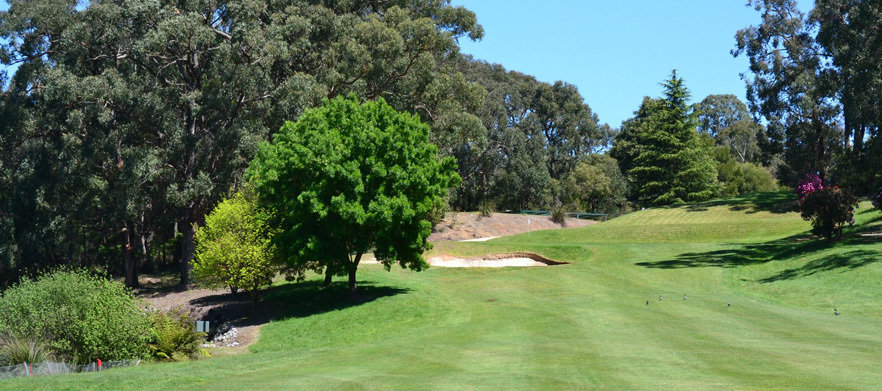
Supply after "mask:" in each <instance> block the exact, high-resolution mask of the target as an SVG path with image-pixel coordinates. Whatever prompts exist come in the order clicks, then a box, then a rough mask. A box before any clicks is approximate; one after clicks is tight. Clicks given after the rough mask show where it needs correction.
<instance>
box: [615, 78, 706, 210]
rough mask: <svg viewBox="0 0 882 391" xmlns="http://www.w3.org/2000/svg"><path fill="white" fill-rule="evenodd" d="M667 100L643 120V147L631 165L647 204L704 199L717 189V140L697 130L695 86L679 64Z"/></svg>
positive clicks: (640, 127) (640, 129) (640, 128)
mask: <svg viewBox="0 0 882 391" xmlns="http://www.w3.org/2000/svg"><path fill="white" fill-rule="evenodd" d="M662 85H663V86H664V89H665V96H664V98H663V99H662V103H663V104H662V105H657V106H655V107H654V108H653V109H654V110H653V112H651V113H649V115H648V116H646V117H645V118H643V119H642V120H641V121H640V123H639V124H637V126H636V128H637V132H636V134H635V139H636V140H635V141H636V143H635V144H636V145H639V146H640V148H641V150H640V152H639V154H638V155H637V157H636V158H635V159H634V163H633V164H634V166H633V168H631V169H630V170H629V171H628V175H629V176H630V177H631V181H632V182H633V184H634V189H635V192H636V194H637V200H638V202H639V203H641V204H649V205H668V204H673V203H679V202H694V201H702V200H706V199H709V198H711V197H713V196H714V195H715V194H716V187H717V184H716V168H715V166H714V163H713V158H712V153H711V152H712V151H711V145H710V144H709V143H707V142H705V140H702V139H701V138H700V137H699V135H698V132H697V130H696V123H697V121H696V117H695V113H694V112H693V110H692V107H691V105H689V104H688V101H689V90H688V89H687V88H686V85H685V83H684V81H683V79H682V78H680V77H678V76H677V72H676V70H675V71H673V72H672V73H671V78H670V79H669V80H667V81H665V82H664V83H663V84H662Z"/></svg>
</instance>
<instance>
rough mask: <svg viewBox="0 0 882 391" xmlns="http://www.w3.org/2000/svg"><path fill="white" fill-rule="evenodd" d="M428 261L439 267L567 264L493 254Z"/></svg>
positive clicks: (525, 255)
mask: <svg viewBox="0 0 882 391" xmlns="http://www.w3.org/2000/svg"><path fill="white" fill-rule="evenodd" d="M427 261H428V262H429V264H430V265H432V266H437V267H530V266H553V265H563V264H565V262H557V261H552V260H550V259H548V258H545V257H543V256H541V255H537V254H533V253H508V254H493V255H486V256H483V257H468V258H460V257H454V256H450V255H439V256H436V257H431V258H429V259H428V260H427Z"/></svg>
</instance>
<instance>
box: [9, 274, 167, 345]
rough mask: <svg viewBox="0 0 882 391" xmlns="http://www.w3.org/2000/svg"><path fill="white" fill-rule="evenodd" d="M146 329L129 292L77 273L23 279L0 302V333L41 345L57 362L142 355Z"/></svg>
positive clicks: (89, 275)
mask: <svg viewBox="0 0 882 391" xmlns="http://www.w3.org/2000/svg"><path fill="white" fill-rule="evenodd" d="M149 330H150V322H149V319H148V318H147V316H146V313H145V312H144V311H143V310H142V309H141V308H140V307H139V302H138V300H136V299H135V297H134V296H132V294H131V292H130V291H128V290H127V289H126V288H125V287H124V286H123V285H122V284H120V283H118V282H114V281H111V280H108V279H107V278H104V277H101V276H96V275H93V274H90V273H88V272H86V271H83V270H63V269H59V270H55V271H53V272H50V273H46V274H43V275H41V276H39V277H38V278H37V279H36V280H30V279H23V280H22V281H21V282H20V283H19V284H18V285H15V286H13V287H11V288H9V289H8V290H6V292H5V293H4V294H3V297H2V298H0V332H3V333H5V334H8V335H9V336H11V337H16V338H23V339H28V338H34V339H38V340H43V341H46V342H47V344H48V346H49V348H50V349H51V350H52V351H53V352H55V353H56V354H58V355H59V356H60V357H59V358H61V359H68V360H69V359H74V358H75V359H79V360H84V361H93V360H95V359H97V358H100V359H102V360H120V359H129V358H139V357H143V356H145V355H146V354H147V336H148V335H149Z"/></svg>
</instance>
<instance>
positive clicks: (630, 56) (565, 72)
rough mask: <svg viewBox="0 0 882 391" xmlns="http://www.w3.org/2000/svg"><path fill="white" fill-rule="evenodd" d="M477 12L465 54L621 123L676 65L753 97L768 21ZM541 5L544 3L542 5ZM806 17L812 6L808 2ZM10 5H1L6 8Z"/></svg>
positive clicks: (669, 11) (475, 2)
mask: <svg viewBox="0 0 882 391" xmlns="http://www.w3.org/2000/svg"><path fill="white" fill-rule="evenodd" d="M452 2H453V4H454V5H461V6H464V7H466V8H468V9H470V10H472V11H474V12H475V13H476V14H477V16H478V22H479V23H481V24H482V25H483V26H484V31H485V34H484V39H483V40H481V41H478V42H472V41H469V40H467V39H465V40H462V41H461V42H460V44H461V46H462V51H463V52H464V53H468V54H472V55H473V56H475V57H476V58H478V59H482V60H485V61H489V62H492V63H499V64H502V65H503V66H505V67H506V68H507V69H510V70H516V71H519V72H523V73H527V74H530V75H533V76H535V77H536V78H537V79H539V80H542V81H545V82H554V81H557V80H563V81H565V82H568V83H571V84H574V85H576V86H577V87H578V88H579V91H580V92H581V93H582V96H583V97H584V98H585V102H586V103H588V105H589V106H591V108H592V109H593V110H594V112H595V113H597V115H598V116H599V118H600V121H601V122H602V123H603V122H605V123H609V124H610V125H612V126H614V127H617V126H619V125H620V124H621V122H622V121H623V120H625V119H627V118H628V117H630V116H631V115H632V113H633V112H634V110H636V109H637V107H638V106H639V105H640V101H641V100H642V99H643V97H644V96H653V97H655V96H659V95H661V87H660V85H659V83H661V82H662V81H663V80H665V79H666V78H667V77H668V75H670V72H671V70H672V69H675V68H676V69H677V71H678V73H679V74H680V76H682V77H683V78H684V79H685V80H686V86H687V87H688V88H689V89H690V90H691V91H692V99H693V101H700V100H701V99H703V98H704V97H705V96H707V95H709V94H735V95H737V96H739V97H740V98H741V99H742V100H744V99H745V97H744V93H745V88H744V81H743V80H741V78H740V77H739V73H744V72H747V59H745V58H744V57H743V56H742V57H739V58H733V57H732V55H731V54H729V52H730V51H731V50H732V49H733V48H734V47H735V32H736V31H738V30H739V29H741V28H744V27H747V26H749V25H753V24H757V23H759V20H760V16H759V13H758V12H756V11H754V10H753V9H752V8H749V7H746V6H745V5H744V4H745V2H746V1H745V0H667V1H660V0H618V1H591V0H545V1H542V2H536V1H530V0H452ZM537 4H539V5H537ZM800 5H801V7H802V8H803V10H804V11H807V10H808V9H810V8H811V5H812V4H811V2H810V1H809V0H801V1H800ZM7 7H8V6H7V4H6V2H5V1H2V0H0V10H4V9H6V8H7Z"/></svg>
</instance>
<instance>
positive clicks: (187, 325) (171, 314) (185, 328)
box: [148, 309, 205, 361]
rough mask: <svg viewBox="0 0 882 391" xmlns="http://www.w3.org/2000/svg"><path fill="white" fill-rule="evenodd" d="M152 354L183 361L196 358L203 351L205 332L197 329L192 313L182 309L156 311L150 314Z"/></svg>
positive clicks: (162, 358)
mask: <svg viewBox="0 0 882 391" xmlns="http://www.w3.org/2000/svg"><path fill="white" fill-rule="evenodd" d="M150 322H151V323H152V324H153V325H152V326H151V328H150V343H149V344H148V346H149V347H150V353H151V355H152V356H153V357H154V358H156V359H159V360H163V361H183V360H186V359H191V358H196V357H198V356H199V355H200V354H201V353H202V350H201V349H200V345H201V344H202V342H203V341H204V340H205V333H201V332H198V331H196V328H195V323H194V319H193V318H192V317H190V313H189V312H186V311H183V310H181V309H175V310H172V311H167V312H163V311H156V312H153V313H151V314H150Z"/></svg>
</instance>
